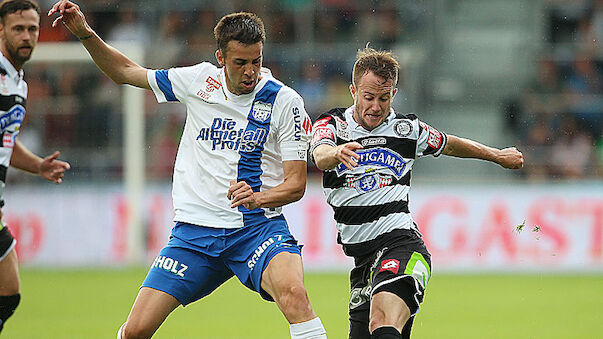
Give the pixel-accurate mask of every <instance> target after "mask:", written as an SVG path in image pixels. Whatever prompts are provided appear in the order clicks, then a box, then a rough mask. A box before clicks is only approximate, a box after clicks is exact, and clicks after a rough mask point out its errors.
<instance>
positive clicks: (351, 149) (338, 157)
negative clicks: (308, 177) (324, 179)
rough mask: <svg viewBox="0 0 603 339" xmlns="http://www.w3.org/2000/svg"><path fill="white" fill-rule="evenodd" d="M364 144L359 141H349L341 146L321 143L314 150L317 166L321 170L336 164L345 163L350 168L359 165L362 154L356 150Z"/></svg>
mask: <svg viewBox="0 0 603 339" xmlns="http://www.w3.org/2000/svg"><path fill="white" fill-rule="evenodd" d="M361 148H362V145H360V144H359V143H357V142H348V143H347V144H343V145H339V146H331V145H326V144H323V145H319V146H318V147H316V148H315V149H314V151H313V152H312V156H313V157H314V162H315V163H316V167H318V168H319V169H320V170H323V171H324V170H329V169H332V168H335V166H337V165H339V164H340V163H341V164H344V165H345V166H346V167H347V168H349V169H354V167H356V166H358V160H359V159H360V155H358V153H356V150H358V149H361Z"/></svg>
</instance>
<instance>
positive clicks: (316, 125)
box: [314, 117, 331, 129]
mask: <svg viewBox="0 0 603 339" xmlns="http://www.w3.org/2000/svg"><path fill="white" fill-rule="evenodd" d="M329 121H331V117H326V118H322V119H320V120H318V121H316V122H315V123H314V128H315V129H316V128H319V127H323V126H326V125H328V124H329Z"/></svg>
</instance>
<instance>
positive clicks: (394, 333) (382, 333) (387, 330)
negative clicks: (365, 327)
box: [371, 326, 401, 339]
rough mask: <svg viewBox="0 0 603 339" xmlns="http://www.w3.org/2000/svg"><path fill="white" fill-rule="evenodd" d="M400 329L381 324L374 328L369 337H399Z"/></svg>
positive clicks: (389, 338)
mask: <svg viewBox="0 0 603 339" xmlns="http://www.w3.org/2000/svg"><path fill="white" fill-rule="evenodd" d="M400 336H401V334H400V331H398V330H397V329H396V328H395V327H392V326H383V327H379V328H378V329H376V330H374V331H373V333H372V334H371V339H400Z"/></svg>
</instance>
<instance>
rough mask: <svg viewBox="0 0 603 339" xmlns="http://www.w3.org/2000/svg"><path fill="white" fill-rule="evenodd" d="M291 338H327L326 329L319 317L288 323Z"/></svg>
mask: <svg viewBox="0 0 603 339" xmlns="http://www.w3.org/2000/svg"><path fill="white" fill-rule="evenodd" d="M289 330H290V332H291V339H327V331H325V328H324V326H322V322H321V321H320V318H319V317H316V318H314V319H312V320H308V321H304V322H303V323H298V324H290V325H289Z"/></svg>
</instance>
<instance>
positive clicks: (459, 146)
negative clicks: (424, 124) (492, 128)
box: [442, 134, 523, 169]
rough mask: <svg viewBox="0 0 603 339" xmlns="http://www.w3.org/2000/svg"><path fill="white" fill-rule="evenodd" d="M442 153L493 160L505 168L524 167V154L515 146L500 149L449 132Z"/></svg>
mask: <svg viewBox="0 0 603 339" xmlns="http://www.w3.org/2000/svg"><path fill="white" fill-rule="evenodd" d="M442 154H445V155H450V156H453V157H459V158H475V159H482V160H487V161H491V162H494V163H497V164H499V165H501V166H502V167H504V168H509V169H519V168H522V167H523V154H521V152H519V151H518V150H517V149H516V148H515V147H508V148H504V149H498V148H493V147H489V146H486V145H483V144H480V143H479V142H477V141H474V140H469V139H465V138H459V137H456V136H454V135H450V134H448V140H447V142H446V146H444V150H443V151H442Z"/></svg>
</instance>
